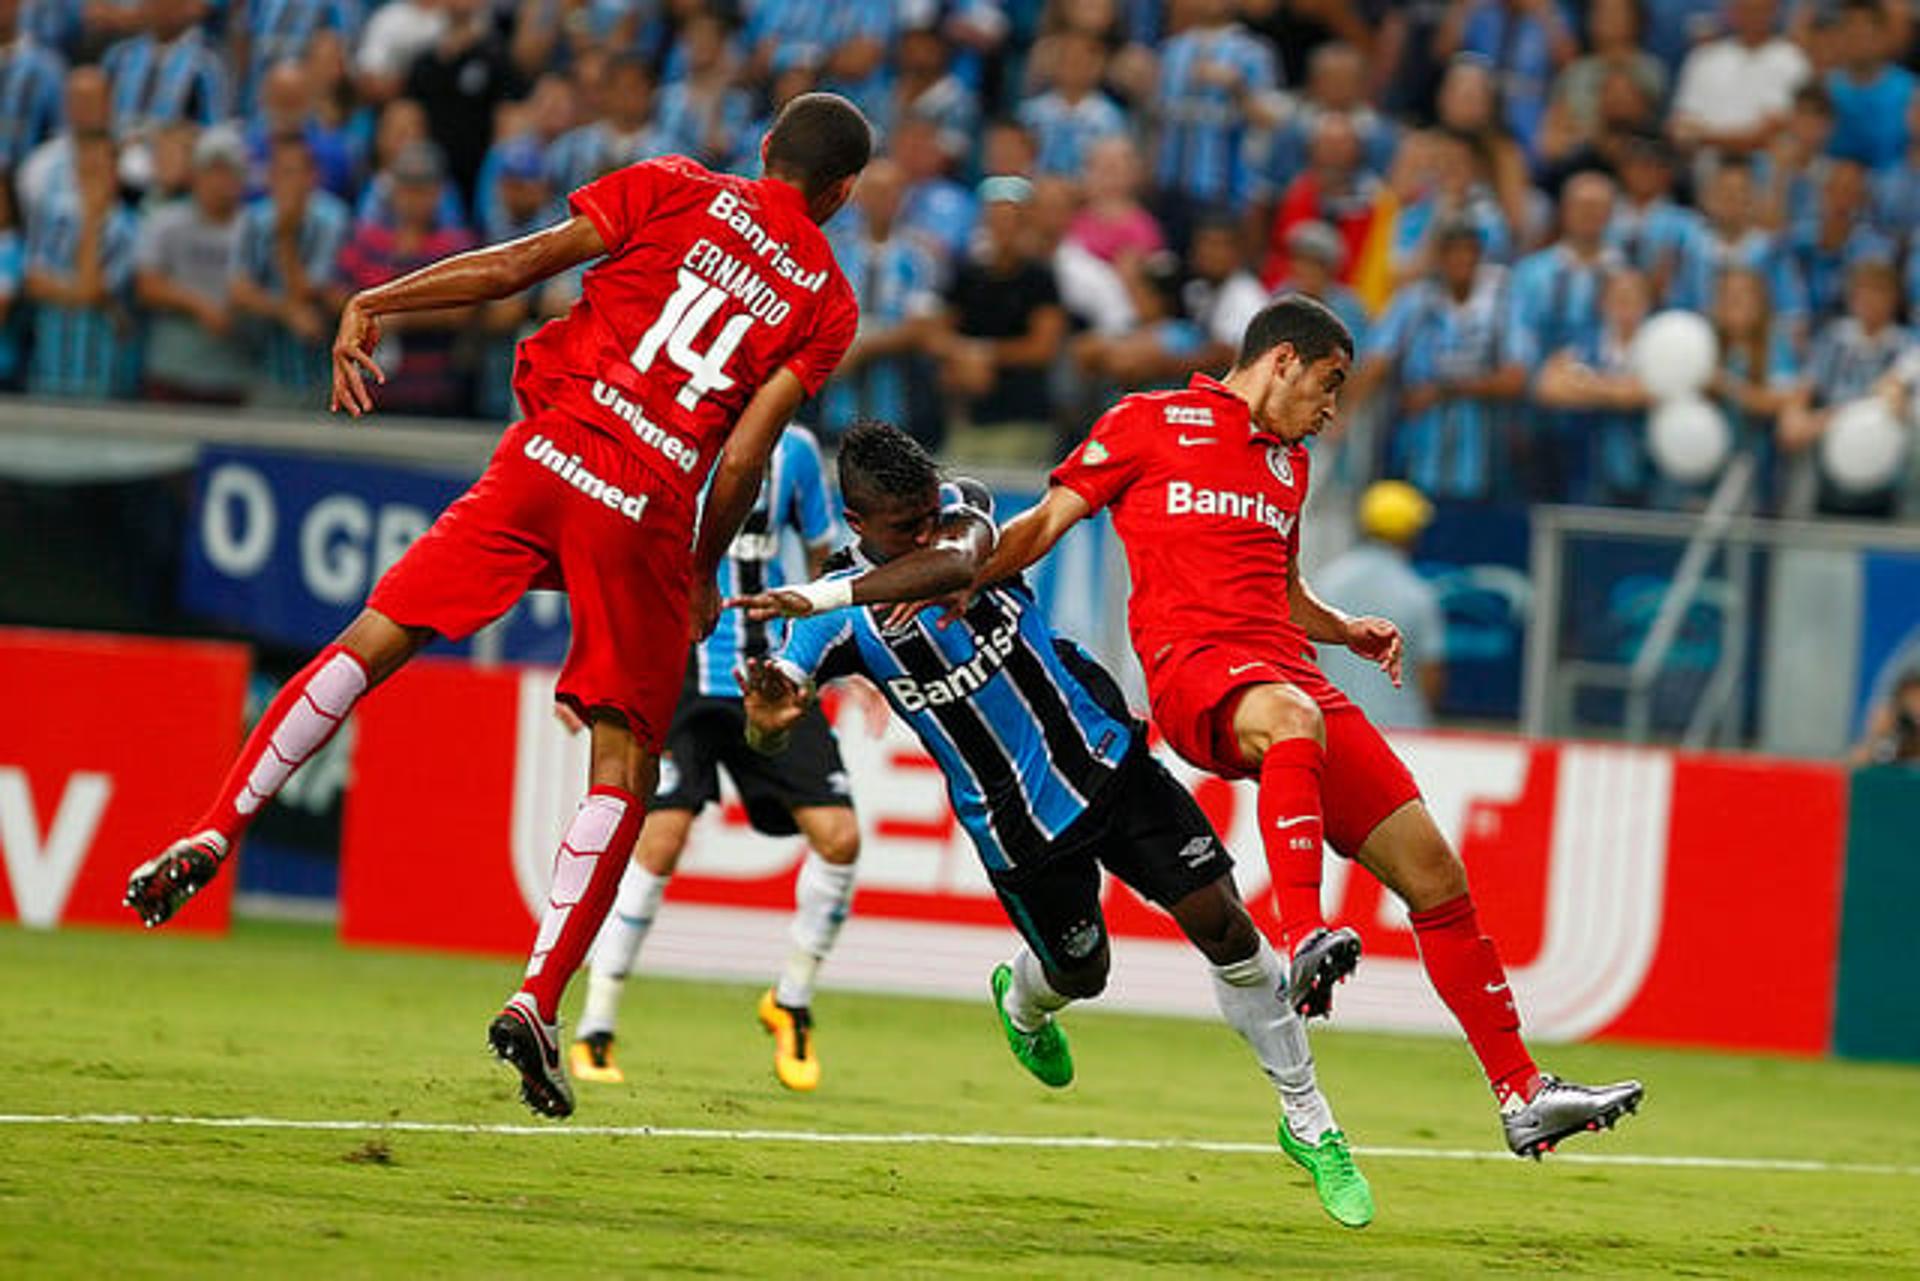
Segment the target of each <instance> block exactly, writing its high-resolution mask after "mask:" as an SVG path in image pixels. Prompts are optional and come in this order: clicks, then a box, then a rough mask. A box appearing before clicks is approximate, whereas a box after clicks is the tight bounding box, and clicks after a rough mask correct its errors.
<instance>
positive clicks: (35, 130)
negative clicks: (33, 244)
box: [0, 0, 67, 175]
mask: <svg viewBox="0 0 1920 1281" xmlns="http://www.w3.org/2000/svg"><path fill="white" fill-rule="evenodd" d="M18 16H19V3H18V0H0V174H8V175H11V174H12V172H13V168H14V166H15V165H17V164H19V163H20V162H21V161H23V160H25V159H26V158H27V155H28V153H29V152H31V151H32V150H33V149H34V148H35V147H37V146H39V145H40V144H41V143H43V142H45V141H46V140H47V139H48V138H51V137H52V136H53V135H54V134H55V132H57V131H58V130H59V128H60V106H61V92H62V85H63V82H64V81H65V79H66V74H67V64H66V62H65V61H64V60H62V59H61V57H60V55H59V54H58V53H57V52H55V51H54V50H53V49H51V48H49V47H48V46H47V45H45V44H42V43H41V42H40V41H39V40H37V39H36V38H35V37H34V35H33V33H32V31H30V30H29V29H27V28H26V27H25V26H24V25H22V26H21V27H19V29H18V34H15V25H14V24H15V22H16V21H17V19H18Z"/></svg>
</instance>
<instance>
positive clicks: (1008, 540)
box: [973, 485, 1093, 586]
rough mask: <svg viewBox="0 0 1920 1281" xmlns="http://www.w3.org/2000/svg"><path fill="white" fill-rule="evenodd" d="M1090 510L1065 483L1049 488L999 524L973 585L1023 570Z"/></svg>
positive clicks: (1083, 500)
mask: <svg viewBox="0 0 1920 1281" xmlns="http://www.w3.org/2000/svg"><path fill="white" fill-rule="evenodd" d="M1092 511H1093V506H1092V504H1090V503H1088V502H1087V500H1086V499H1084V498H1082V497H1081V496H1080V495H1079V494H1078V493H1076V492H1074V491H1073V490H1072V489H1070V488H1068V487H1067V486H1065V485H1053V486H1051V487H1049V488H1048V490H1047V492H1046V494H1045V495H1044V496H1043V497H1042V498H1041V499H1040V501H1039V502H1037V503H1035V504H1034V505H1033V506H1031V507H1029V508H1027V510H1025V511H1023V512H1021V513H1020V514H1019V515H1018V516H1015V517H1014V518H1013V519H1012V520H1010V521H1008V522H1007V523H1006V524H1004V525H1002V526H1001V527H1000V542H999V544H998V545H997V546H995V547H994V549H993V555H991V556H989V557H987V560H986V563H985V564H984V565H982V566H981V567H980V569H979V571H978V572H977V573H975V574H974V577H973V581H974V585H975V586H985V585H986V584H988V583H997V582H999V581H1001V580H1002V579H1006V578H1012V577H1013V576H1014V575H1015V574H1019V573H1023V572H1024V571H1025V570H1026V568H1027V566H1029V565H1031V564H1033V563H1034V562H1035V561H1037V560H1039V559H1040V558H1041V557H1042V556H1045V555H1046V554H1047V553H1048V552H1050V551H1052V550H1053V545H1054V544H1055V543H1057V542H1059V541H1060V538H1061V536H1062V535H1063V534H1065V533H1066V532H1067V531H1068V530H1069V529H1072V528H1073V527H1074V526H1075V525H1077V524H1078V523H1080V522H1081V521H1083V520H1085V519H1086V518H1087V517H1088V516H1089V515H1090V514H1091V513H1092Z"/></svg>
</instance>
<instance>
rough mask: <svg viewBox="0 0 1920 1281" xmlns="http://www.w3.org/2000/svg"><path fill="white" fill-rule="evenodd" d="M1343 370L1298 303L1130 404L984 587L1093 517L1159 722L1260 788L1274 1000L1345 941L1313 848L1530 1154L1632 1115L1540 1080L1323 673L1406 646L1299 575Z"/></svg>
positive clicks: (1311, 1002)
mask: <svg viewBox="0 0 1920 1281" xmlns="http://www.w3.org/2000/svg"><path fill="white" fill-rule="evenodd" d="M1352 358H1353V340H1352V337H1351V335H1349V334H1348V333H1347V330H1346V327H1345V326H1344V325H1343V324H1341V323H1340V321H1339V320H1338V319H1337V318H1335V317H1334V315H1333V313H1331V312H1330V311H1328V310H1327V309H1326V308H1325V307H1322V306H1321V305H1319V304H1318V303H1316V302H1313V301H1312V300H1310V299H1307V298H1303V297H1300V296H1297V295H1296V296H1291V297H1286V298H1281V299H1279V300H1277V301H1275V302H1272V303H1270V304H1268V305H1267V306H1266V307H1265V308H1264V309H1263V310H1262V311H1261V312H1260V313H1259V314H1258V315H1257V316H1256V317H1255V318H1254V319H1253V321H1252V322H1251V323H1250V324H1249V325H1248V327H1247V332H1246V336H1245V339H1244V341H1243V342H1242V344H1241V349H1240V353H1239V357H1238V359H1237V360H1236V362H1235V364H1234V367H1233V368H1232V369H1231V370H1230V371H1229V372H1228V373H1227V375H1226V378H1225V380H1224V381H1216V380H1214V379H1212V378H1208V377H1205V376H1204V375H1202V376H1196V377H1195V378H1194V379H1193V381H1192V382H1191V384H1190V385H1189V386H1188V387H1187V388H1186V389H1185V390H1182V391H1172V392H1153V393H1146V394H1141V395H1134V396H1129V397H1127V398H1126V399H1124V400H1122V401H1121V402H1120V403H1119V404H1118V405H1116V406H1115V407H1114V408H1113V409H1112V410H1110V411H1108V413H1107V414H1106V415H1105V416H1103V417H1102V418H1101V419H1100V421H1099V422H1098V423H1096V424H1095V425H1094V428H1093V432H1092V434H1091V435H1090V436H1089V437H1088V439H1087V440H1086V441H1085V442H1084V443H1083V444H1082V445H1081V446H1080V448H1079V449H1078V450H1076V451H1075V452H1074V453H1073V454H1072V455H1070V456H1069V457H1068V459H1067V461H1066V462H1064V463H1062V464H1061V465H1060V466H1059V467H1058V468H1057V469H1056V470H1055V471H1054V473H1053V477H1052V482H1053V483H1052V485H1051V486H1050V488H1049V489H1048V491H1047V493H1046V495H1045V496H1044V497H1043V498H1042V499H1041V501H1040V502H1039V503H1037V504H1036V505H1034V506H1033V507H1032V508H1030V509H1028V510H1027V511H1025V512H1023V513H1021V515H1019V516H1018V517H1016V518H1015V519H1014V520H1012V521H1010V522H1009V523H1008V524H1007V526H1006V528H1005V529H1004V530H1003V531H1002V532H1001V537H1000V542H999V545H998V546H997V548H996V549H995V551H994V554H993V557H992V559H991V560H990V561H989V562H988V564H987V565H986V567H985V569H983V570H982V571H981V573H980V575H979V579H978V581H979V582H981V583H992V582H998V581H1000V580H1002V579H1005V578H1008V577H1010V576H1012V575H1014V574H1018V573H1020V572H1021V571H1022V570H1024V569H1025V568H1026V567H1027V566H1029V565H1031V564H1033V562H1035V561H1036V560H1038V559H1039V558H1040V557H1041V556H1043V555H1045V554H1046V553H1047V551H1048V550H1049V549H1050V548H1051V547H1052V546H1053V545H1054V544H1055V543H1056V542H1058V541H1059V540H1060V537H1061V535H1063V534H1065V533H1066V531H1067V530H1068V529H1069V528H1071V527H1072V526H1073V525H1074V524H1075V523H1076V522H1078V521H1081V520H1084V519H1086V518H1087V517H1088V516H1090V515H1092V514H1093V513H1094V512H1096V511H1098V510H1100V509H1101V508H1103V507H1106V508H1111V509H1112V511H1113V521H1114V529H1115V530H1116V531H1117V532H1118V533H1119V535H1120V538H1121V541H1122V542H1123V543H1124V544H1125V546H1126V549H1127V562H1128V566H1129V568H1130V569H1131V571H1132V579H1133V596H1132V599H1131V601H1130V602H1129V611H1128V612H1129V626H1130V630H1131V632H1132V639H1133V646H1134V650H1135V652H1136V653H1137V654H1138V656H1139V658H1140V663H1141V666H1142V667H1143V668H1144V669H1145V671H1146V674H1147V686H1148V694H1149V698H1150V701H1151V703H1152V709H1153V718H1154V721H1155V723H1156V724H1157V725H1158V726H1159V727H1160V731H1161V733H1163V734H1164V735H1165V736H1166V739H1167V742H1168V743H1169V744H1170V745H1171V746H1172V747H1173V748H1174V750H1175V751H1177V752H1179V753H1180V755H1181V756H1183V757H1185V758H1186V759H1187V760H1188V761H1191V762H1192V763H1193V764H1194V765H1196V766H1198V767H1199V768H1201V769H1205V770H1209V771H1211V772H1213V773H1215V774H1218V775H1220V776H1221V777H1223V778H1230V779H1240V778H1257V779H1258V780H1259V789H1260V790H1259V805H1258V812H1259V819H1260V835H1261V840H1262V843H1263V844H1264V846H1265V849H1266V855H1267V865H1268V868H1269V870H1270V872H1271V873H1272V878H1273V885H1274V888H1275V891H1276V894H1277V897H1278V899H1279V903H1280V917H1281V925H1282V929H1283V930H1284V932H1285V941H1286V942H1287V944H1288V947H1289V952H1290V959H1291V977H1290V980H1289V1002H1290V1003H1291V1004H1292V1005H1293V1007H1294V1008H1295V1009H1297V1010H1298V1011H1300V1012H1301V1013H1302V1014H1304V1015H1308V1016H1313V1015H1324V1014H1326V1013H1327V1012H1328V1011H1329V1009H1330V1007H1331V1001H1332V994H1333V985H1334V983H1335V982H1336V981H1337V980H1339V979H1340V978H1342V977H1344V976H1345V975H1346V974H1348V973H1350V972H1351V971H1352V969H1353V967H1354V965H1355V964H1356V963H1357V961H1358V959H1359V952H1360V947H1359V942H1360V941H1359V937H1358V935H1356V934H1354V933H1353V932H1352V931H1351V930H1344V929H1343V930H1338V931H1334V930H1329V929H1328V928H1327V926H1326V921H1325V919H1324V918H1323V917H1322V915H1321V908H1320V873H1321V859H1322V854H1321V835H1322V830H1323V829H1324V831H1325V834H1326V838H1327V840H1328V841H1329V842H1330V843H1331V844H1332V845H1333V847H1334V849H1335V850H1336V851H1337V852H1339V853H1341V854H1344V855H1346V856H1348V857H1350V858H1354V859H1356V860H1357V861H1358V862H1359V863H1360V865H1361V866H1362V867H1364V868H1366V869H1367V870H1368V871H1369V872H1371V873H1373V874H1374V875H1375V876H1377V877H1379V878H1380V880H1381V881H1382V882H1383V883H1384V884H1385V885H1386V886H1387V887H1388V888H1389V889H1391V890H1393V891H1394V893H1396V894H1398V895H1399V896H1400V898H1401V899H1403V900H1404V901H1405V902H1406V904H1407V906H1408V908H1409V909H1410V911H1411V914H1412V922H1413V930H1414V937H1415V939H1416V941H1417V942H1418V944H1419V948H1420V958H1421V961H1422V963H1423V964H1424V965H1425V966H1426V970H1427V976H1428V978H1429V979H1430V980H1431V981H1432V982H1433V985H1434V988H1435V989H1436V990H1437V991H1438V992H1439V994H1440V998H1441V1000H1443V1001H1444V1002H1445V1003H1446V1005H1447V1008H1448V1009H1449V1010H1451V1011H1452V1012H1453V1015H1454V1017H1455V1018H1456V1019H1457V1020H1458V1021H1459V1023H1460V1025H1461V1027H1462V1029H1463V1030H1464V1031H1465V1032H1466V1035H1467V1040H1468V1042H1469V1043H1470V1044H1471V1045H1472V1046H1473V1049H1474V1052H1475V1054H1476V1055H1478V1057H1479V1059H1480V1064H1481V1067H1482V1068H1483V1069H1484V1070H1485V1071H1486V1074H1487V1080H1488V1082H1489V1083H1490V1084H1491V1085H1492V1087H1493V1092H1494V1097H1495V1099H1496V1100H1497V1102H1498V1103H1499V1106H1500V1112H1501V1117H1502V1122H1503V1128H1504V1129H1505V1131H1506V1138H1507V1144H1508V1146H1509V1147H1510V1148H1511V1149H1512V1150H1513V1151H1514V1152H1515V1153H1516V1154H1519V1155H1525V1156H1534V1157H1538V1156H1539V1155H1540V1154H1541V1153H1542V1152H1545V1151H1549V1150H1551V1148H1552V1147H1553V1145H1554V1144H1556V1143H1558V1142H1559V1141H1560V1140H1561V1139H1563V1138H1566V1137H1568V1136H1569V1135H1572V1134H1576V1133H1579V1132H1580V1131H1582V1130H1591V1129H1598V1128H1599V1127H1601V1126H1603V1125H1605V1126H1611V1125H1612V1124H1613V1123H1614V1122H1615V1121H1616V1120H1618V1119H1619V1118H1620V1116H1621V1115H1623V1114H1624V1113H1627V1112H1631V1111H1633V1110H1635V1109H1636V1108H1637V1107H1638V1106H1639V1103H1640V1099H1641V1095H1642V1089H1641V1086H1640V1083H1639V1082H1638V1081H1623V1082H1619V1083H1617V1084H1614V1085H1607V1086H1600V1087H1589V1086H1584V1085H1578V1084H1575V1083H1573V1082H1571V1081H1563V1080H1560V1079H1558V1078H1556V1077H1553V1076H1549V1075H1544V1074H1542V1073H1541V1072H1540V1071H1539V1069H1538V1068H1537V1067H1536V1066H1535V1064H1534V1061H1533V1058H1532V1056H1531V1055H1530V1054H1529V1053H1528V1050H1527V1047H1526V1044H1525V1042H1524V1041H1523V1040H1522V1039H1521V1036H1520V1016H1519V1011H1518V1009H1517V1007H1516V1006H1515V1004H1514V1001H1513V994H1512V992H1511V991H1510V990H1509V989H1508V986H1507V975H1506V971H1505V969H1504V967H1503V966H1502V965H1501V962H1500V957H1499V954H1498V953H1497V952H1496V951H1495V950H1494V945H1493V941H1492V940H1491V939H1489V938H1487V937H1486V936H1485V935H1484V934H1482V933H1481V932H1480V925H1479V921H1478V917H1477V915H1476V913H1475V910H1474V904H1473V898H1472V896H1471V894H1470V893H1469V892H1468V888H1467V873H1466V868H1465V866H1464V865H1463V864H1462V863H1461V862H1460V859H1459V856H1458V855H1456V854H1455V853H1454V851H1453V849H1452V847H1451V846H1449V845H1448V843H1447V840H1446V838H1445V837H1444V836H1442V835H1441V834H1440V830H1439V828H1438V827H1436V826H1435V825H1434V822H1433V819H1432V817H1431V815H1429V814H1428V812H1427V807H1426V805H1425V803H1424V802H1423V801H1422V800H1421V799H1420V792H1419V789H1418V787H1417V786H1415V784H1414V781H1413V777H1412V775H1411V774H1409V773H1408V771H1407V768H1406V766H1405V765H1403V764H1402V763H1401V761H1400V759H1399V758H1398V757H1397V756H1395V755H1394V753H1393V749H1392V748H1390V747H1389V746H1388V745H1387V743H1386V740H1385V739H1383V738H1382V737H1381V736H1380V733H1379V731H1378V730H1376V729H1374V727H1373V726H1372V724H1371V723H1369V722H1368V720H1367V718H1366V716H1365V715H1364V714H1363V713H1362V712H1361V711H1360V710H1359V709H1358V708H1357V707H1355V706H1354V705H1353V704H1352V703H1350V702H1349V701H1348V700H1347V699H1346V698H1345V697H1343V696H1342V695H1341V694H1340V692H1339V691H1338V690H1337V689H1335V688H1334V687H1333V685H1331V684H1330V683H1329V682H1328V681H1327V679H1326V678H1325V677H1324V676H1322V675H1321V673H1320V670H1319V668H1318V667H1316V666H1315V665H1314V662H1313V653H1314V651H1313V644H1314V643H1319V644H1330V645H1345V646H1347V647H1349V648H1350V649H1352V650H1353V651H1354V652H1355V653H1357V654H1360V655H1361V656H1363V657H1366V658H1370V659H1373V660H1375V661H1377V662H1379V663H1380V664H1381V666H1382V667H1383V668H1384V669H1385V670H1386V671H1387V673H1388V674H1389V675H1390V676H1391V677H1393V678H1394V679H1396V680H1397V679H1398V677H1399V664H1400V634H1399V632H1398V630H1397V629H1395V627H1394V626H1393V624H1392V623H1391V622H1388V621H1387V620H1385V619H1380V618H1349V617H1348V616H1346V615H1345V614H1342V613H1340V612H1339V611H1338V610H1335V609H1332V608H1330V607H1329V606H1327V605H1326V604H1325V603H1323V602H1322V601H1321V600H1320V599H1319V598H1318V597H1316V596H1315V595H1314V594H1313V592H1312V591H1311V590H1310V589H1309V588H1308V586H1307V584H1306V582H1305V580H1304V579H1302V578H1301V576H1300V570H1299V557H1298V552H1299V520H1300V508H1301V505H1302V503H1303V502H1304V501H1305V498H1306V492H1307V465H1308V457H1309V456H1308V453H1307V450H1306V447H1305V441H1306V440H1307V438H1308V437H1310V436H1313V435H1315V434H1317V433H1318V432H1319V431H1320V430H1321V429H1322V428H1323V427H1325V426H1326V425H1327V423H1328V422H1330V421H1331V420H1332V417H1333V410H1334V404H1335V401H1336V400H1337V398H1338V396H1339V392H1340V388H1341V385H1342V384H1343V383H1344V382H1345V380H1346V377H1347V371H1348V368H1349V366H1350V364H1351V361H1352Z"/></svg>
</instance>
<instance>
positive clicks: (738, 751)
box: [652, 682, 853, 836]
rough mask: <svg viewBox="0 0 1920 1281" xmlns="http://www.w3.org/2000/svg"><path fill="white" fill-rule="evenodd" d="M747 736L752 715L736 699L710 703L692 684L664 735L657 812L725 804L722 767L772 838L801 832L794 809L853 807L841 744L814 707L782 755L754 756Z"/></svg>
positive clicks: (750, 817) (757, 825)
mask: <svg viewBox="0 0 1920 1281" xmlns="http://www.w3.org/2000/svg"><path fill="white" fill-rule="evenodd" d="M746 735H747V713H746V708H745V706H744V705H743V704H742V703H741V701H740V700H739V699H737V698H712V697H708V696H706V695H704V694H700V693H698V692H697V691H696V690H695V689H694V688H693V687H692V682H688V690H687V692H686V693H685V694H683V695H682V696H681V699H680V705H679V706H678V707H677V708H675V709H674V713H673V725H672V727H671V728H670V729H669V730H668V731H667V750H666V752H665V753H664V754H663V755H662V756H661V757H660V784H659V786H658V787H656V788H655V789H654V793H653V806H652V808H654V809H663V810H688V811H691V812H692V813H695V814H698V813H699V812H700V811H701V810H702V809H704V808H706V806H707V805H708V804H709V803H710V802H712V801H716V800H718V799H720V769H721V767H722V766H725V767H726V771H727V777H729V778H731V779H732V780H733V785H734V787H736V788H738V789H739V792H740V799H741V800H742V801H743V802H744V803H745V805H746V807H747V821H748V822H750V823H752V824H753V830H754V831H756V832H761V833H764V834H765V835H767V836H792V835H794V834H795V833H796V832H798V831H799V830H800V829H799V827H798V826H797V825H796V824H795V823H794V821H793V811H794V810H796V809H808V808H812V807H815V806H827V805H835V806H840V807H843V808H850V807H851V806H852V805H853V793H852V790H851V789H850V788H849V787H848V785H847V770H846V766H845V765H843V764H841V762H840V744H839V742H838V741H837V740H836V739H835V738H834V736H833V727H832V726H830V725H828V724H827V718H826V717H825V716H824V715H822V714H821V712H820V708H819V707H818V706H817V705H816V706H814V707H809V708H808V709H807V711H806V714H805V715H803V716H802V717H801V718H800V719H799V720H798V721H797V722H796V723H795V724H794V727H793V734H792V738H791V740H790V742H789V744H788V747H787V750H785V751H784V752H776V753H774V754H772V755H767V754H765V753H761V752H756V751H754V750H753V749H752V748H751V747H748V746H747V737H746Z"/></svg>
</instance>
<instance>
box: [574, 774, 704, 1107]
mask: <svg viewBox="0 0 1920 1281" xmlns="http://www.w3.org/2000/svg"><path fill="white" fill-rule="evenodd" d="M694 817H695V815H694V812H693V811H692V810H685V809H659V810H654V811H653V812H652V813H650V814H648V815H647V818H646V821H645V822H644V823H642V824H641V826H640V839H639V840H638V841H637V842H635V844H634V847H633V860H632V862H631V863H630V864H629V865H628V866H627V868H626V871H625V873H624V874H623V875H622V876H621V878H620V889H619V891H618V893H616V894H615V896H614V900H613V910H612V911H611V912H609V913H607V922H606V924H605V925H604V926H602V927H601V929H600V937H599V938H598V939H597V940H595V942H594V945H593V967H592V969H591V970H590V971H589V972H588V975H587V1002H586V1007H585V1009H583V1010H582V1011H581V1014H580V1031H579V1037H578V1039H576V1040H575V1041H574V1043H573V1050H572V1054H571V1059H572V1063H573V1074H574V1075H575V1076H576V1077H578V1078H579V1079H581V1080H582V1081H593V1082H597V1083H601V1084H612V1085H617V1084H619V1083H621V1082H623V1081H625V1080H626V1079H627V1077H626V1073H624V1072H622V1071H621V1070H620V1065H619V1064H618V1063H617V1062H616V1061H615V1059H614V1055H613V1041H614V1032H615V1029H616V1027H617V1026H618V1023H619V1019H620V998H621V995H622V993H623V992H624V991H625V990H626V985H627V975H629V974H631V973H632V972H633V965H634V961H635V960H636V959H637V958H638V957H639V955H640V945H641V944H642V943H645V942H646V940H647V933H648V931H650V930H652V929H653V921H654V918H655V917H656V916H658V915H659V914H660V901H661V899H663V898H664V897H666V893H667V882H668V881H670V880H672V879H673V873H674V869H676V868H678V867H679V866H680V856H681V855H682V854H683V853H685V852H686V848H687V837H688V835H689V834H690V833H691V832H692V831H693V820H694Z"/></svg>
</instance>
